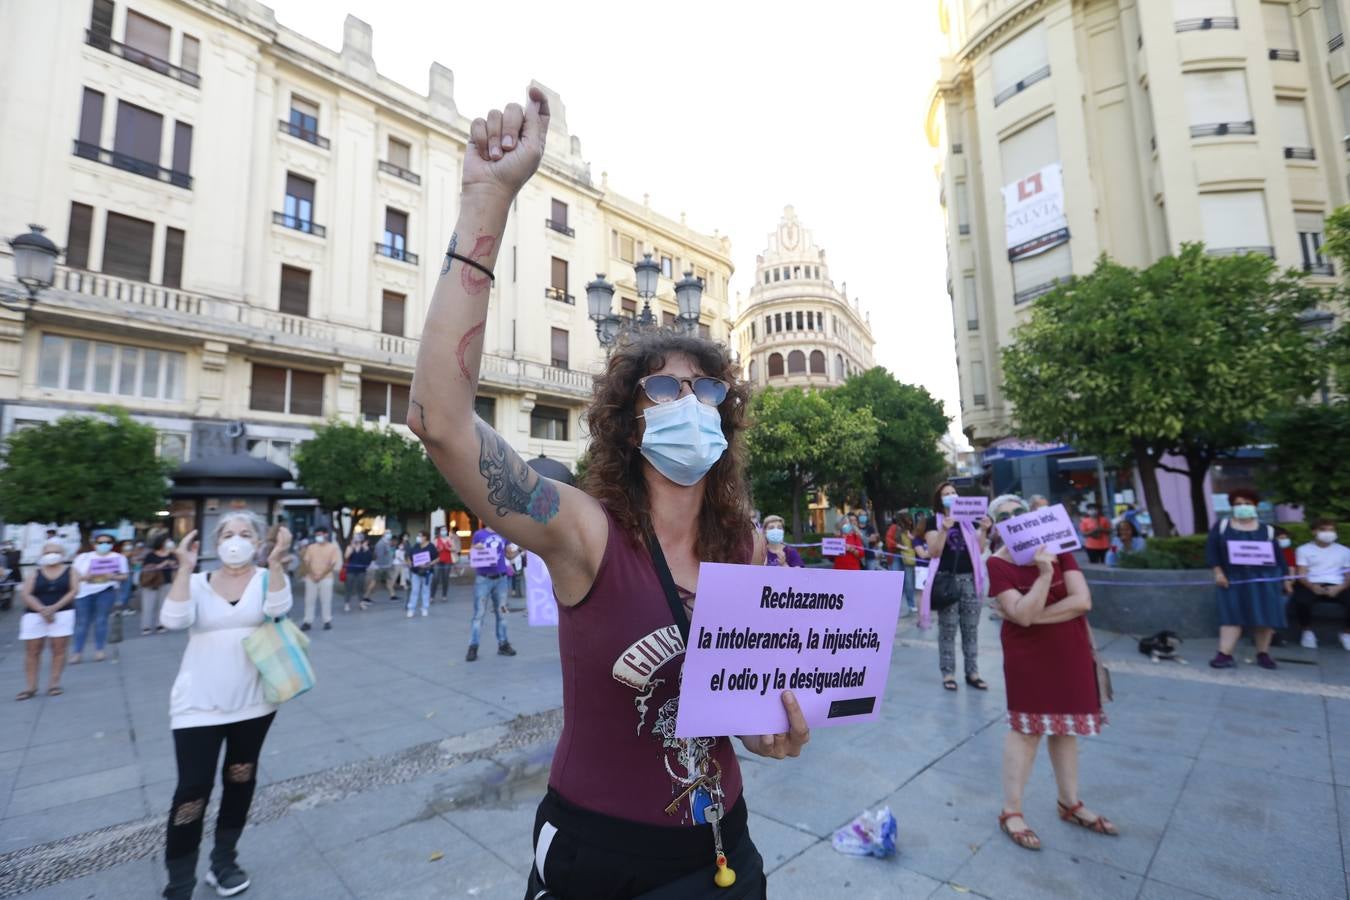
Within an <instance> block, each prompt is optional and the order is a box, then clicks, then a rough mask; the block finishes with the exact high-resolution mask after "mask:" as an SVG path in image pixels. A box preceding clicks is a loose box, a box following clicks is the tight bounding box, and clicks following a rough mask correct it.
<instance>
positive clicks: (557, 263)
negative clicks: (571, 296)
mask: <svg viewBox="0 0 1350 900" xmlns="http://www.w3.org/2000/svg"><path fill="white" fill-rule="evenodd" d="M549 285H550V286H552V288H553V290H554V291H555V292H557V293H559V294H563V295H566V294H567V260H565V259H558V257H556V256H555V257H553V261H552V264H551V265H550V266H549ZM555 299H562V298H561V297H556V298H555Z"/></svg>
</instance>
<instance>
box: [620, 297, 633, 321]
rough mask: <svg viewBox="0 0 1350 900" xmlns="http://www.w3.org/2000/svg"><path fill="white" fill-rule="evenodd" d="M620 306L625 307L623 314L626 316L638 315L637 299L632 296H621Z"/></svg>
mask: <svg viewBox="0 0 1350 900" xmlns="http://www.w3.org/2000/svg"><path fill="white" fill-rule="evenodd" d="M619 306H620V307H621V308H622V309H623V314H624V315H625V316H632V317H634V318H636V316H637V301H636V300H634V299H633V298H632V297H620V298H619Z"/></svg>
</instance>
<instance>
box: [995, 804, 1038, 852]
mask: <svg viewBox="0 0 1350 900" xmlns="http://www.w3.org/2000/svg"><path fill="white" fill-rule="evenodd" d="M1020 818H1022V814H1021V813H1020V812H1005V813H1000V814H999V817H998V827H999V828H1001V829H1002V830H1003V833H1004V834H1006V835H1007V836H1008V837H1009V838H1011V839H1012V842H1013V843H1014V844H1016V845H1017V846H1019V847H1021V848H1022V849H1023V850H1040V849H1041V839H1040V836H1039V835H1037V834H1036V832H1034V831H1032V830H1031V829H1030V828H1029V827H1028V828H1022V829H1019V830H1017V831H1013V830H1012V829H1011V828H1009V827H1008V820H1009V819H1020ZM1022 821H1023V822H1025V821H1026V819H1022Z"/></svg>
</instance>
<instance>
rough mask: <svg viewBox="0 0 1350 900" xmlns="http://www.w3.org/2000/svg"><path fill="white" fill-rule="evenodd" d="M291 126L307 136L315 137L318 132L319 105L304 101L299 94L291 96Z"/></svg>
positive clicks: (311, 101)
mask: <svg viewBox="0 0 1350 900" xmlns="http://www.w3.org/2000/svg"><path fill="white" fill-rule="evenodd" d="M290 121H291V124H292V125H294V126H296V127H297V128H299V129H300V130H301V131H304V132H307V133H308V135H309V136H317V134H318V131H319V104H317V103H315V102H314V101H313V100H306V99H305V98H304V97H301V96H300V95H299V94H291V119H290Z"/></svg>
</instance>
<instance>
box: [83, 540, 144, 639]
mask: <svg viewBox="0 0 1350 900" xmlns="http://www.w3.org/2000/svg"><path fill="white" fill-rule="evenodd" d="M75 572H76V574H77V575H79V576H80V587H79V590H78V591H77V592H76V594H75V642H74V643H75V652H74V653H72V654H71V656H70V662H71V664H72V665H74V664H75V663H78V662H79V661H80V658H81V656H82V654H83V653H84V642H85V641H86V640H88V638H89V626H90V625H92V626H93V627H94V661H95V662H102V661H103V648H104V647H106V646H107V645H108V619H109V617H110V616H112V611H113V607H114V606H115V605H116V604H117V595H118V594H119V593H120V592H121V590H122V582H124V581H126V580H127V578H128V577H129V576H130V574H131V566H130V565H128V564H127V558H126V557H125V556H123V555H122V554H120V553H114V552H113V538H112V535H110V534H100V535H99V536H98V537H96V538H94V549H93V551H92V552H90V551H85V552H84V553H81V554H80V555H79V556H77V557H75Z"/></svg>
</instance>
